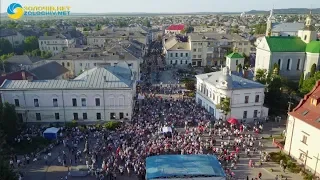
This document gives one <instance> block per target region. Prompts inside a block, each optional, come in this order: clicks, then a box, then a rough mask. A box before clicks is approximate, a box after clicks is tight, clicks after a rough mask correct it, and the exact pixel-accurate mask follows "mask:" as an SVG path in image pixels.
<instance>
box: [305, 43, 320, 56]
mask: <svg viewBox="0 0 320 180" xmlns="http://www.w3.org/2000/svg"><path fill="white" fill-rule="evenodd" d="M306 52H309V53H319V54H320V41H311V42H310V43H308V44H307V48H306Z"/></svg>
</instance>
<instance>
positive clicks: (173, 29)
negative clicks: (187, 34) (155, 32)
mask: <svg viewBox="0 0 320 180" xmlns="http://www.w3.org/2000/svg"><path fill="white" fill-rule="evenodd" d="M184 28H185V26H184V24H172V25H170V26H169V27H167V28H166V30H165V31H164V33H165V34H181V32H182V31H183V30H184Z"/></svg>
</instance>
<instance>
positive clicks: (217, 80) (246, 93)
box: [196, 67, 268, 122]
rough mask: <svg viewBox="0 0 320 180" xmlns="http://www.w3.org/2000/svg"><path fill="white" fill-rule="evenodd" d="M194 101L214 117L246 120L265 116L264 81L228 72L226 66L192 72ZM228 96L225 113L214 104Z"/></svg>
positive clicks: (266, 112)
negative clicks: (203, 72) (256, 80)
mask: <svg viewBox="0 0 320 180" xmlns="http://www.w3.org/2000/svg"><path fill="white" fill-rule="evenodd" d="M196 78H197V87H196V88H197V92H196V101H197V103H198V104H200V105H201V106H203V107H204V108H205V109H206V110H207V111H208V112H210V113H211V114H213V115H214V117H215V118H216V119H220V118H222V119H227V118H230V117H233V118H236V119H238V120H243V121H246V122H251V121H253V120H255V119H260V118H264V117H266V116H268V108H266V107H264V106H263V104H264V90H265V87H264V85H262V84H260V83H257V82H254V81H251V80H248V79H245V78H242V77H239V76H236V75H231V73H230V72H229V68H228V67H225V68H223V70H222V71H218V72H212V73H207V74H200V75H196ZM225 98H230V109H231V111H230V112H229V113H228V115H227V116H225V115H224V113H223V112H222V111H221V110H219V109H218V108H217V106H218V104H220V103H221V102H222V101H224V99H225Z"/></svg>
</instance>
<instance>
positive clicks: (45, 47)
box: [41, 46, 58, 51]
mask: <svg viewBox="0 0 320 180" xmlns="http://www.w3.org/2000/svg"><path fill="white" fill-rule="evenodd" d="M41 50H42V51H48V50H49V51H50V50H51V49H50V46H44V47H42V48H41ZM52 50H54V51H58V47H54V46H53V47H52Z"/></svg>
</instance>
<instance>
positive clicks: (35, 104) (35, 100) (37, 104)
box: [33, 99, 39, 107]
mask: <svg viewBox="0 0 320 180" xmlns="http://www.w3.org/2000/svg"><path fill="white" fill-rule="evenodd" d="M33 104H34V107H39V100H38V99H33Z"/></svg>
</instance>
